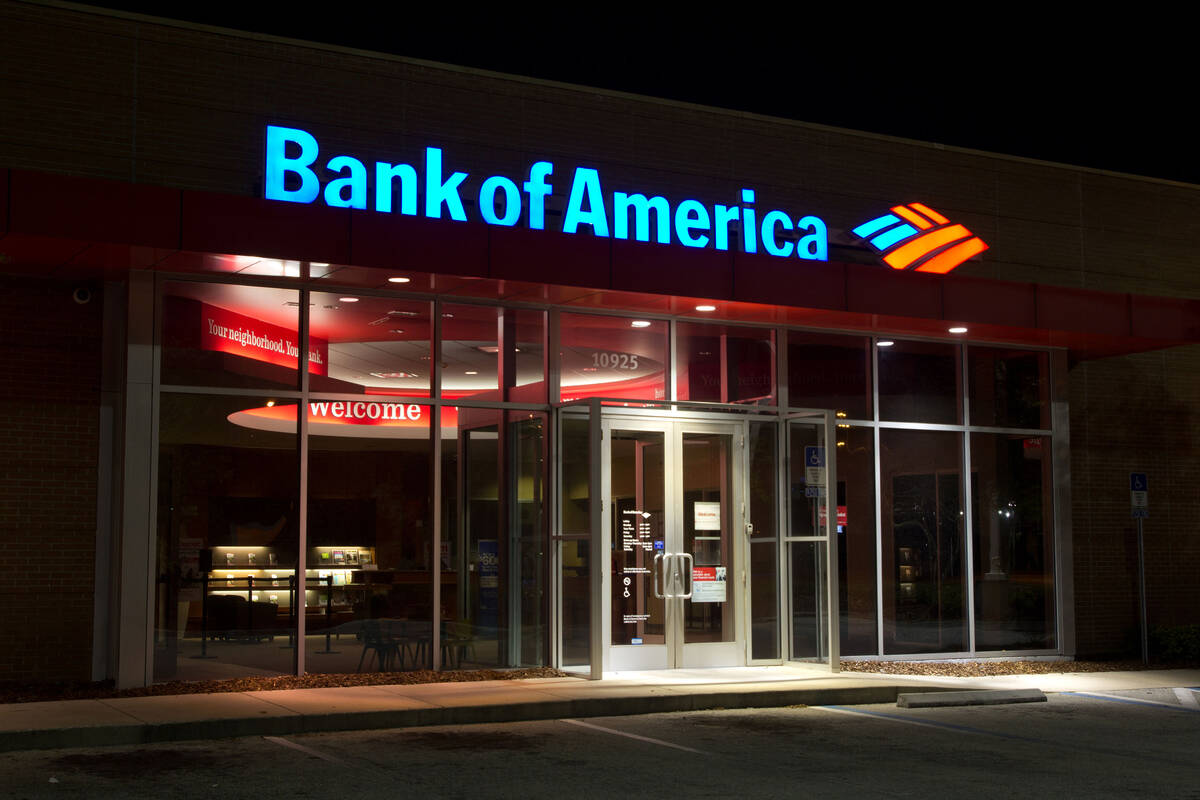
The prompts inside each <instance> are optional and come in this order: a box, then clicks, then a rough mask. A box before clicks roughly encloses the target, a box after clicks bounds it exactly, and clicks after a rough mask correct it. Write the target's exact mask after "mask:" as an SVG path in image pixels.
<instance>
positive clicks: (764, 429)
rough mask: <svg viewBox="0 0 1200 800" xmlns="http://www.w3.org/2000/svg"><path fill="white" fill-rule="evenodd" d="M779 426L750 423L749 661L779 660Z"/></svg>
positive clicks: (766, 423)
mask: <svg viewBox="0 0 1200 800" xmlns="http://www.w3.org/2000/svg"><path fill="white" fill-rule="evenodd" d="M778 435H779V426H778V423H774V422H751V423H750V436H749V444H750V452H749V460H750V475H749V479H750V523H751V524H752V525H753V526H754V531H753V533H752V535H751V539H750V637H751V641H750V650H751V657H752V658H779V594H778V593H779V567H778V560H779V557H778V547H777V545H776V541H777V539H776V538H775V537H776V536H777V535H778V525H777V523H776V517H777V516H778V513H779V512H778V506H779V471H778V470H779V467H778V459H777V457H776V455H777V451H778V450H779V447H778V438H777V437H778Z"/></svg>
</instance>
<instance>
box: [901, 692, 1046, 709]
mask: <svg viewBox="0 0 1200 800" xmlns="http://www.w3.org/2000/svg"><path fill="white" fill-rule="evenodd" d="M1044 702H1046V695H1045V694H1043V693H1042V690H1041V689H995V690H988V689H977V690H973V691H969V692H921V693H919V694H913V693H909V692H906V693H904V694H900V695H897V696H896V706H897V707H899V708H943V707H945V706H998V705H1004V704H1006V703H1044Z"/></svg>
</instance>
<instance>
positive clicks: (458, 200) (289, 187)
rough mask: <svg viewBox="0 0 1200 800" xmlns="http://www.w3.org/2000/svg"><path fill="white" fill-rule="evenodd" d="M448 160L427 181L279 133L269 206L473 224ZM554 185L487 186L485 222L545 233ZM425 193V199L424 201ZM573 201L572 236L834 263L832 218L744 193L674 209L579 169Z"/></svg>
mask: <svg viewBox="0 0 1200 800" xmlns="http://www.w3.org/2000/svg"><path fill="white" fill-rule="evenodd" d="M444 158H445V155H444V153H443V152H442V149H441V148H439V147H426V148H425V160H424V165H423V166H424V170H423V175H422V174H421V173H419V172H418V169H417V167H416V166H414V165H412V164H393V163H391V162H387V161H375V162H374V163H372V164H370V165H369V166H368V163H366V162H364V161H363V160H362V159H359V158H355V157H353V156H349V155H334V156H333V157H331V158H323V157H322V155H321V148H320V145H319V143H318V142H317V139H316V137H315V136H313V135H312V134H311V133H309V132H307V131H304V130H300V129H299V128H285V127H280V126H277V125H269V126H267V142H266V165H265V166H266V169H265V184H266V185H265V189H264V194H265V196H266V198H267V199H268V200H283V201H287V202H292V203H324V204H325V205H327V206H331V207H335V208H358V209H372V210H374V211H379V212H384V213H395V212H397V211H398V212H399V213H400V214H405V215H408V216H424V217H428V218H430V219H441V218H443V217H448V218H449V219H452V220H457V221H459V222H466V221H467V208H466V206H465V205H464V204H463V191H464V186H463V183H464V181H466V179H467V173H466V172H458V171H450V172H449V173H447V168H446V166H445V165H444ZM323 176H324V177H323ZM554 177H555V165H554V163H553V162H550V161H536V162H534V163H533V164H531V165H530V167H529V170H528V171H527V172H526V174H525V176H524V179H523V180H522V181H521V183H520V185H518V183H517V181H515V180H513V179H511V178H508V177H505V176H503V175H492V176H491V177H488V178H486V179H484V180H483V181H482V182H481V183H480V184H479V190H478V196H477V197H476V198H475V199H476V200H477V201H478V202H477V205H476V208H477V209H478V214H479V216H480V218H481V219H482V220H483V221H484V222H486V223H488V224H489V225H502V226H508V227H512V226H515V225H516V224H517V223H518V222H519V221H520V220H521V219H522V217H524V218H525V220H526V224H527V225H528V227H529V228H531V229H533V230H545V229H546V199H547V198H548V197H550V196H551V195H553V194H554V193H555V186H554V183H553V182H552V179H553V178H554ZM563 185H564V186H565V185H566V184H565V183H564V184H563ZM421 186H423V187H424V198H423V202H418V188H419V187H421ZM563 194H565V195H566V197H567V202H566V206H565V209H564V211H563V214H562V227H561V230H562V232H563V233H580V232H588V233H591V234H592V235H594V236H600V237H612V238H614V239H633V240H634V241H638V242H650V241H654V242H657V243H658V244H680V245H683V246H685V247H701V248H706V247H711V248H714V249H716V250H728V249H730V244H731V242H730V239H731V237H732V238H733V241H734V243H735V244H734V247H737V246H738V244H739V243H740V247H741V250H742V251H743V252H746V253H757V252H760V251H761V252H764V253H767V254H768V255H772V256H779V257H780V258H789V257H792V258H796V257H798V258H804V259H809V260H814V261H825V260H827V259H828V257H829V236H828V231H827V228H826V226H825V222H824V220H822V219H821V218H820V217H815V216H811V215H805V216H799V217H794V216H792V215H791V214H789V213H787V212H784V211H779V210H772V211H767V212H766V213H764V214H762V215H761V217H760V216H759V212H758V210H757V209H756V208H755V207H754V190H753V189H742V190H741V196H740V198H739V201H740V202H739V203H737V204H732V205H722V204H720V203H717V204H714V205H712V206H708V205H705V204H704V203H701V202H700V201H699V200H687V199H685V200H679V201H677V202H674V203H672V201H671V200H669V199H667V198H665V197H662V196H657V195H656V196H651V197H648V196H646V195H645V194H641V193H628V192H625V191H612V192H606V191H605V190H604V187H603V184H602V183H601V180H600V173H599V172H598V171H597V170H595V169H591V168H588V167H575V169H574V172H573V173H572V175H571V179H570V185H569V187H567V189H566V191H565V192H564V193H563ZM731 231H732V232H731ZM739 240H740V242H739Z"/></svg>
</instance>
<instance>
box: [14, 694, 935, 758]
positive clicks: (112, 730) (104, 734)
mask: <svg viewBox="0 0 1200 800" xmlns="http://www.w3.org/2000/svg"><path fill="white" fill-rule="evenodd" d="M946 691H949V690H947V689H946V688H944V687H937V686H930V687H928V688H925V687H920V688H916V687H913V686H895V685H886V684H885V685H880V686H860V687H848V688H828V689H782V690H778V689H777V690H770V691H764V690H758V691H756V690H753V689H745V690H735V691H724V692H705V693H702V694H654V695H630V696H626V697H611V696H609V697H588V698H576V699H573V700H559V701H539V702H528V703H520V702H518V703H503V704H495V705H479V706H443V707H436V708H419V709H405V710H395V711H359V712H346V713H337V712H334V713H330V714H312V715H306V714H294V715H291V716H279V717H266V718H263V717H236V718H229V719H203V720H189V721H186V722H169V723H134V724H121V725H89V726H79V727H74V728H50V729H33V730H23V731H4V732H0V752H11V751H15V750H56V749H60V748H68V747H110V746H119V745H137V744H155V743H161V742H181V741H188V740H197V739H231V738H237V737H240V736H291V735H296V734H302V733H331V732H335V731H354V730H378V729H381V728H412V727H424V726H430V725H472V724H481V723H499V722H523V721H534V720H546V719H562V718H566V717H612V716H629V715H636V714H659V713H665V712H672V711H711V710H717V709H729V708H771V707H776V708H777V707H781V706H793V705H807V706H816V705H867V704H873V703H892V702H895V701H896V700H897V698H898V697H899V696H900V693H901V692H905V693H913V692H916V693H921V694H923V693H927V692H938V693H941V692H946Z"/></svg>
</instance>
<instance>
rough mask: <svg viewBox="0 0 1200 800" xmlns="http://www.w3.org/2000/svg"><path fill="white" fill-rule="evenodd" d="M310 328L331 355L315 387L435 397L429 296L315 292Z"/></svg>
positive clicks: (322, 350)
mask: <svg viewBox="0 0 1200 800" xmlns="http://www.w3.org/2000/svg"><path fill="white" fill-rule="evenodd" d="M310 300H311V316H310V322H309V328H310V330H311V332H312V340H313V343H314V347H315V348H316V349H317V350H318V351H319V352H320V353H322V354H327V360H326V362H325V364H324V365H322V369H321V370H320V371H319V372H314V374H313V375H312V376H310V378H309V386H310V388H311V389H312V391H314V392H347V393H355V394H358V393H363V392H365V393H367V394H396V395H407V396H413V397H428V396H429V376H430V372H431V370H430V366H431V364H430V360H429V359H430V349H429V331H430V313H431V304H430V303H429V302H427V301H416V300H397V299H391V298H385V297H357V296H355V295H353V294H345V293H329V292H313V293H312V294H311V295H310Z"/></svg>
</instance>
